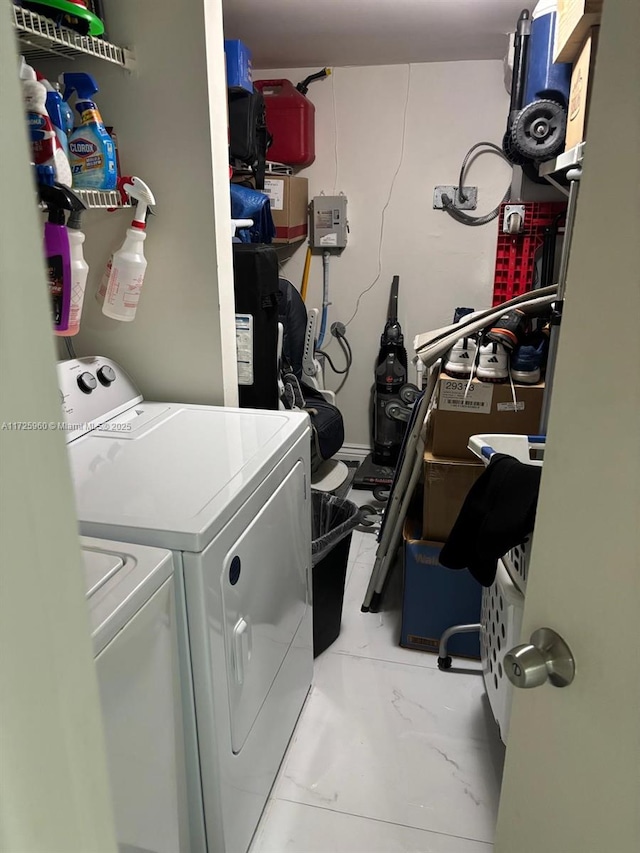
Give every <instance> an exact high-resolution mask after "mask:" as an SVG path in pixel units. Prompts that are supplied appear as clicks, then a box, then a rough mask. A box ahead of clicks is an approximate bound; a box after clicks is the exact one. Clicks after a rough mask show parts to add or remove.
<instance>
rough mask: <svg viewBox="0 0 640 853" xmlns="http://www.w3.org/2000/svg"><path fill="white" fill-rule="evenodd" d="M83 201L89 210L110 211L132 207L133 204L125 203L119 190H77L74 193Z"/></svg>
mask: <svg viewBox="0 0 640 853" xmlns="http://www.w3.org/2000/svg"><path fill="white" fill-rule="evenodd" d="M73 192H74V193H75V194H76V195H77V196H78V197H79V198H81V199H82V201H83V203H84V205H85V207H87V208H88V209H89V210H108V209H109V208H114V207H131V202H129V201H127V202H125V203H123V201H122V197H121V195H120V193H119V192H118V191H117V190H76V189H74V191H73Z"/></svg>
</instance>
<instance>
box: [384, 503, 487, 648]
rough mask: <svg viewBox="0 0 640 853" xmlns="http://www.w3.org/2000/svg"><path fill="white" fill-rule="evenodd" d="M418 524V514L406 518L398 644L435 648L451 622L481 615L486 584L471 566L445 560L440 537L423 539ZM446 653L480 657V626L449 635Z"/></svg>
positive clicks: (409, 646) (455, 622)
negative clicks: (453, 566) (474, 575)
mask: <svg viewBox="0 0 640 853" xmlns="http://www.w3.org/2000/svg"><path fill="white" fill-rule="evenodd" d="M420 528H421V523H420V521H418V520H417V519H412V518H407V519H406V521H405V525H404V530H403V538H404V549H403V552H404V592H403V601H402V628H401V633H400V645H401V646H404V647H405V648H407V649H419V650H420V651H426V652H435V653H436V654H437V652H438V646H439V645H440V637H441V636H442V634H444V632H445V631H446V630H447V628H451V627H453V626H454V625H465V624H469V623H472V622H479V621H480V610H481V608H482V587H481V586H480V584H479V583H478V582H477V581H476V580H474V578H472V577H471V575H470V574H469V572H467V571H461V572H458V571H454V570H452V569H445V567H444V566H441V565H440V562H439V557H440V551H441V550H442V543H441V542H428V541H424V540H422V539H420ZM447 653H448V654H450V655H459V656H461V657H468V658H476V659H479V658H480V632H478V633H475V632H474V633H473V634H456V635H455V636H453V637H451V639H450V640H449V642H448V643H447Z"/></svg>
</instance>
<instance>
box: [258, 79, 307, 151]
mask: <svg viewBox="0 0 640 853" xmlns="http://www.w3.org/2000/svg"><path fill="white" fill-rule="evenodd" d="M254 85H255V87H256V89H259V90H260V91H261V92H262V94H263V96H264V103H265V107H266V110H267V129H268V130H269V133H270V134H271V135H272V136H273V143H272V145H271V147H270V148H269V149H268V151H267V157H268V159H269V160H274V161H275V162H276V163H284V164H285V165H287V166H310V165H311V164H312V163H313V161H314V160H315V159H316V141H315V116H316V108H315V107H314V105H313V104H312V103H311V101H310V100H309V99H308V98H305V96H304V95H303V94H301V93H300V92H298V90H297V89H296V87H295V86H294V85H293V83H292V82H291V80H256V81H255V83H254Z"/></svg>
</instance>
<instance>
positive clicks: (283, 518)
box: [58, 358, 313, 853]
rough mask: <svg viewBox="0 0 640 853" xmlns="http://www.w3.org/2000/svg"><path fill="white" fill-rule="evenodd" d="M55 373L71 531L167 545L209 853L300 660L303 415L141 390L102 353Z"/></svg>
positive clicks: (241, 803) (261, 772)
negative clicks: (153, 397)
mask: <svg viewBox="0 0 640 853" xmlns="http://www.w3.org/2000/svg"><path fill="white" fill-rule="evenodd" d="M58 376H59V384H60V391H61V396H62V400H63V411H64V417H65V420H66V422H67V424H68V427H69V429H68V431H67V439H68V449H69V457H70V463H71V469H72V477H73V481H74V487H75V494H76V505H77V514H78V519H79V524H80V531H81V533H83V534H84V535H89V536H99V537H101V538H106V539H117V540H121V541H126V542H135V543H139V544H143V545H152V546H156V547H160V548H168V549H170V550H171V551H172V552H173V559H174V565H175V577H176V597H177V600H178V611H179V618H180V619H181V630H180V634H179V639H180V644H181V645H180V648H181V661H180V663H181V670H182V675H183V684H182V689H183V697H184V712H185V725H186V731H187V738H188V740H187V761H188V778H189V782H190V784H191V785H193V783H194V781H200V780H201V783H202V801H203V804H204V806H203V810H204V824H205V828H206V845H207V849H208V851H209V853H223V851H224V853H244V851H246V850H247V848H248V846H249V844H250V841H251V837H252V835H253V833H254V831H255V828H256V826H257V823H258V820H259V818H260V814H261V812H262V809H263V808H264V805H265V803H266V800H267V797H268V794H269V791H270V789H271V786H272V784H273V782H274V779H275V776H276V773H277V770H278V767H279V765H280V762H281V761H282V758H283V755H284V752H285V750H286V747H287V744H288V741H289V738H290V737H291V734H292V732H293V729H294V727H295V724H296V720H297V718H298V715H299V713H300V710H301V708H302V705H303V703H304V700H305V697H306V695H307V692H308V690H309V687H310V684H311V677H312V671H313V650H312V632H311V607H310V579H311V521H310V518H311V508H310V507H311V500H310V497H311V496H310V461H309V453H310V427H309V422H308V417H307V415H306V414H302V413H299V412H268V411H261V412H256V411H251V410H247V409H230V408H218V407H213V406H197V405H182V404H172V403H148V402H145V401H143V400H142V398H141V396H140V394H139V393H138V391H137V389H136V388H135V387H134V386H133V384H132V383H131V381H130V380H129V379H128V377H127V376H126V374H125V372H124V371H123V370H122V369H121V368H120V367H119V366H118V365H117V364H115V363H114V362H111V361H109V360H107V359H104V358H89V359H78V360H73V361H68V362H63V363H61V364H60V365H59V370H58ZM194 708H195V713H194ZM198 763H199V767H198ZM195 800H196V798H195V795H194V794H193V793H191V794H190V803H191V806H192V809H193V810H194V813H195V808H196V806H197V803H196V802H195ZM193 820H194V825H193V826H192V836H193V839H195V840H192V849H193V850H196V849H198V847H197V838H198V825H197V819H196V818H195V817H194V818H193ZM180 853H182V851H180Z"/></svg>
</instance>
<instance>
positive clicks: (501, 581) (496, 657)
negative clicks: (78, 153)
mask: <svg viewBox="0 0 640 853" xmlns="http://www.w3.org/2000/svg"><path fill="white" fill-rule="evenodd" d="M523 611H524V595H523V594H522V593H521V592H520V591H519V590H518V589H517V588H516V586H515V584H514V583H513V581H512V579H511V578H510V576H509V573H508V572H507V570H506V568H505V566H504V563H503V562H502V560H498V571H497V572H496V579H495V581H494V582H493V584H492V585H491V586H490V587H488V588H486V589H484V590H483V593H482V611H481V615H480V660H481V662H482V677H483V678H484V686H485V690H486V691H487V697H488V699H489V704H490V705H491V712H492V713H493V716H494V718H495V721H496V723H497V724H498V729H499V731H500V739H501V740H502V742H503V743H506V742H507V733H508V731H509V718H510V716H511V700H512V694H513V685H512V684H511V682H510V681H509V680H508V678H507V676H506V674H505V672H504V668H503V659H504V656H505V653H506V652H508V651H509V649H512V648H513V647H514V646H517V645H518V643H519V642H520V630H521V628H522V613H523Z"/></svg>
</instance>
